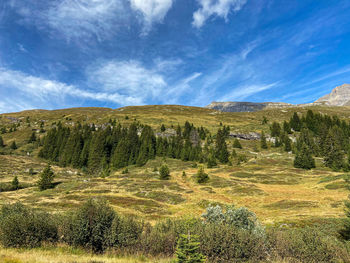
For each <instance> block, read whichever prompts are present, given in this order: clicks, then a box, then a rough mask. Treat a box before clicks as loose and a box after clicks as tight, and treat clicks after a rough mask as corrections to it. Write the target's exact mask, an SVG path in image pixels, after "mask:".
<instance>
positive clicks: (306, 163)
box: [294, 144, 316, 170]
mask: <svg viewBox="0 0 350 263" xmlns="http://www.w3.org/2000/svg"><path fill="white" fill-rule="evenodd" d="M294 167H296V168H302V169H307V170H310V169H312V168H315V167H316V165H315V159H314V158H313V157H312V155H311V151H310V149H309V148H308V147H307V145H306V144H304V145H303V146H302V148H301V150H300V151H298V152H297V154H296V156H295V159H294Z"/></svg>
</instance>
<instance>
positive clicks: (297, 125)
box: [289, 112, 301, 131]
mask: <svg viewBox="0 0 350 263" xmlns="http://www.w3.org/2000/svg"><path fill="white" fill-rule="evenodd" d="M289 123H290V127H291V128H292V129H293V130H294V131H300V129H301V121H300V118H299V116H298V114H297V113H296V112H294V114H293V116H292V118H291V119H290V122H289Z"/></svg>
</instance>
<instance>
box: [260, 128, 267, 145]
mask: <svg viewBox="0 0 350 263" xmlns="http://www.w3.org/2000/svg"><path fill="white" fill-rule="evenodd" d="M260 147H261V149H267V148H268V147H267V142H266V137H265V133H264V131H262V132H261V138H260Z"/></svg>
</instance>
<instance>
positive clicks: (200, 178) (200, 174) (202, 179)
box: [196, 166, 209, 184]
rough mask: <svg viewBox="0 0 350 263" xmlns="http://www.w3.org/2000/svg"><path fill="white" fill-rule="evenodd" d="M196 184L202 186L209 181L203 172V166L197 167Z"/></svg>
mask: <svg viewBox="0 0 350 263" xmlns="http://www.w3.org/2000/svg"><path fill="white" fill-rule="evenodd" d="M196 177H197V183H199V184H202V183H205V182H207V181H208V180H209V175H208V174H206V173H205V172H204V168H203V166H201V167H199V169H198V171H197V175H196Z"/></svg>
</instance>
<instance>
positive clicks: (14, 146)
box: [10, 141, 17, 150]
mask: <svg viewBox="0 0 350 263" xmlns="http://www.w3.org/2000/svg"><path fill="white" fill-rule="evenodd" d="M10 148H11V149H12V150H16V149H17V144H16V142H15V141H12V143H11V145H10Z"/></svg>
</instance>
